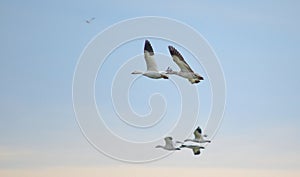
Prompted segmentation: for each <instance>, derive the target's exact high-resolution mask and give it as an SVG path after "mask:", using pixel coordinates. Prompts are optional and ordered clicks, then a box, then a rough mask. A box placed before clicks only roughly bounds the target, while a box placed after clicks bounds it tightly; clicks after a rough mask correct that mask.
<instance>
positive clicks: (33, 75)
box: [0, 0, 300, 177]
mask: <svg viewBox="0 0 300 177" xmlns="http://www.w3.org/2000/svg"><path fill="white" fill-rule="evenodd" d="M299 7H300V3H299V2H298V1H293V0H288V1H268V0H263V1H222V2H212V1H185V2H183V1H163V2H161V1H155V0H153V1H151V2H150V1H131V2H130V3H129V2H123V1H114V0H113V1H109V2H102V1H76V2H74V1H62V2H61V1H55V0H54V1H47V2H41V1H30V0H29V1H14V0H12V1H6V0H3V1H1V2H0V21H1V23H2V25H1V28H0V36H1V40H0V46H1V49H2V50H1V52H0V79H1V87H0V98H1V99H0V104H1V106H0V121H1V123H0V131H1V133H0V139H1V141H0V174H1V176H7V177H14V176H20V174H22V176H47V175H48V176H71V175H72V176H76V175H77V176H86V175H88V176H99V175H105V176H121V175H122V176H147V175H148V176H149V175H151V174H153V176H163V175H162V174H163V173H166V172H168V173H171V174H172V176H175V177H176V176H183V174H187V173H188V174H191V175H196V174H198V173H199V171H201V172H202V173H203V175H206V176H220V174H222V176H230V177H237V176H242V175H243V176H249V177H252V176H255V177H257V176H283V175H285V176H287V177H289V176H291V177H294V176H299V174H300V171H299V167H300V141H299V136H300V133H299V131H297V130H298V127H299V125H300V121H299V117H300V111H299V109H298V108H299V100H300V95H299V93H298V91H299V90H300V82H299V81H300V80H299V78H298V76H299V75H300V72H299V70H298V66H299V64H300V61H299V58H300V54H299V52H298V49H299V47H300V43H299V42H300V35H299V34H298V33H299V30H300V23H299V20H298V17H299V15H300V14H299ZM142 16H158V17H166V18H171V19H175V20H177V21H180V22H183V23H184V24H187V25H189V26H191V27H192V28H193V29H195V30H196V31H197V32H198V33H200V34H201V35H202V36H203V38H205V40H206V41H207V42H208V43H209V45H210V46H211V47H212V49H213V51H214V52H215V54H216V55H217V57H218V60H219V63H220V65H221V66H222V70H223V73H224V77H225V82H226V107H225V112H224V117H223V119H222V123H221V125H220V127H219V129H218V130H217V133H216V134H215V135H214V137H213V140H212V143H211V144H209V145H208V146H207V147H206V149H205V151H203V152H202V154H201V156H199V157H195V156H193V155H192V152H190V151H188V150H182V152H180V153H173V154H171V155H169V156H167V157H166V158H163V159H160V160H156V161H154V162H150V163H142V164H132V163H126V162H120V161H118V160H115V159H112V158H110V157H108V156H106V155H104V154H103V153H100V152H99V151H98V150H97V149H96V148H94V147H93V146H92V145H91V143H90V142H89V141H87V139H86V137H85V136H84V135H83V134H82V132H81V129H80V126H79V125H78V123H77V121H76V115H75V113H74V109H73V100H72V83H73V77H74V72H75V70H76V66H77V64H78V62H79V59H80V56H82V54H83V51H84V49H86V47H87V46H88V45H89V44H90V43H91V41H92V40H93V39H97V38H96V37H97V36H98V35H99V34H100V33H101V32H102V31H104V30H105V29H107V28H108V27H110V26H111V25H114V24H116V23H118V22H120V21H124V20H127V19H131V18H137V17H142ZM91 17H95V18H96V19H95V20H94V21H93V22H92V23H90V24H87V23H85V20H86V19H89V18H91ZM182 35H185V34H182ZM146 37H148V36H145V38H146ZM148 38H149V39H150V40H151V43H152V45H153V48H154V50H155V52H156V51H157V53H158V56H160V57H161V58H162V59H161V60H163V59H165V61H166V62H165V63H164V62H161V63H159V62H158V63H159V64H160V65H159V67H160V69H161V70H163V69H165V66H167V65H168V63H170V62H171V59H170V58H168V57H169V54H168V51H167V45H169V44H172V45H174V46H175V47H176V48H178V49H180V52H182V54H183V55H184V56H185V58H186V60H187V61H188V63H190V64H191V66H192V68H193V69H194V70H195V71H197V72H199V73H201V74H203V75H204V77H205V78H207V73H206V72H205V68H204V67H203V66H200V65H199V63H198V64H197V62H196V59H195V58H193V56H192V55H191V54H190V53H189V51H188V50H185V49H184V46H180V45H178V44H176V43H172V42H170V41H165V40H161V39H157V38H151V37H148ZM144 40H145V39H144V38H141V39H135V40H132V41H129V42H127V43H124V44H123V45H121V46H120V47H119V48H117V49H116V50H115V52H114V53H112V54H111V55H109V56H108V58H107V62H106V63H104V65H103V70H100V71H99V73H98V76H97V78H96V80H95V89H96V90H97V92H96V93H95V99H96V103H97V107H98V109H99V110H101V111H103V114H104V116H103V117H104V118H103V119H104V121H105V122H106V125H107V126H109V127H110V128H111V130H112V131H113V132H114V133H115V134H122V136H123V137H122V138H123V139H127V140H130V141H142V140H143V139H144V138H145V139H146V141H150V140H153V139H154V140H155V142H159V143H161V144H163V140H162V139H161V136H165V135H168V133H170V131H168V129H172V126H173V127H174V126H175V127H176V126H178V125H176V120H174V119H172V117H176V115H177V114H178V112H177V111H178V110H177V109H178V107H179V106H180V105H178V102H180V94H179V93H178V92H176V88H175V87H174V85H172V84H171V82H165V81H164V80H157V81H152V80H150V79H148V78H143V77H138V76H136V77H135V76H132V75H129V74H128V75H125V76H126V77H129V78H131V79H135V78H137V79H136V82H135V85H133V87H132V90H130V92H129V98H130V101H131V102H132V106H133V108H132V109H133V110H134V111H135V112H136V113H137V114H140V115H147V114H149V112H150V113H151V108H149V105H148V103H149V99H148V98H149V97H150V96H151V94H152V93H161V94H162V95H163V96H164V97H158V98H157V99H158V100H156V99H155V98H156V97H153V98H154V99H150V103H151V101H152V100H153V101H154V102H156V101H162V100H161V98H164V99H165V100H164V101H165V102H166V103H167V104H166V106H170V107H169V109H166V114H165V115H166V117H167V118H166V119H163V120H164V121H162V123H165V124H162V123H161V124H162V125H159V124H158V125H157V126H153V127H150V128H148V129H147V130H149V131H151V132H152V133H150V134H147V131H143V130H137V129H135V128H132V127H131V128H128V127H126V126H122V122H115V121H114V120H115V119H114V117H112V118H110V117H111V116H112V112H113V107H112V104H111V102H112V101H111V100H110V97H109V95H110V94H111V93H109V91H110V90H109V89H110V88H109V83H111V79H110V78H113V76H114V74H115V72H110V71H116V70H117V69H118V67H120V65H121V64H122V62H124V63H126V61H136V62H139V63H137V64H136V65H133V64H132V63H130V64H132V65H130V66H134V67H136V68H132V67H131V68H130V67H129V68H125V69H140V70H143V69H145V66H144V65H143V61H142V59H141V58H142V54H143V43H144ZM99 52H101V48H99ZM159 54H160V55H159ZM120 56H123V57H124V58H122V59H120V60H119V61H122V62H119V63H118V64H116V63H114V61H116V59H115V58H118V57H120ZM132 58H133V59H132ZM127 59H128V60H127ZM138 59H140V60H138ZM168 59H169V61H167V60H168ZM171 65H172V67H173V68H176V65H174V63H172V64H171ZM126 71H127V70H126ZM128 71H129V70H128ZM130 71H131V70H130ZM103 76H105V77H104V78H102V77H103ZM107 78H108V79H107ZM172 79H174V80H175V82H176V83H182V84H186V85H187V86H186V88H187V89H195V90H196V91H197V93H198V94H199V96H198V98H201V103H200V107H201V112H200V115H198V116H197V117H195V118H196V119H197V124H199V125H201V126H202V127H203V128H204V126H205V122H206V118H207V116H208V114H209V110H210V107H209V105H210V104H211V103H210V100H211V97H212V93H211V92H210V89H211V85H210V84H209V83H210V81H209V79H207V80H208V81H206V80H204V81H205V82H203V83H200V84H198V85H196V86H195V85H190V84H189V83H188V82H187V81H185V80H183V79H181V78H176V77H175V76H174V77H172ZM119 83H122V82H121V81H120V82H119ZM124 84H125V83H124ZM145 84H146V85H145ZM103 85H105V86H103ZM144 85H145V86H149V85H151V86H152V85H155V86H156V87H153V88H152V87H151V89H148V88H149V87H145V88H146V89H145V88H143V86H144ZM158 85H159V87H157V86H158ZM118 88H121V87H118ZM126 89H127V88H126ZM169 89H171V90H172V91H169ZM121 91H122V89H120V90H117V93H116V94H117V95H118V93H121ZM191 99H192V98H191ZM118 101H120V103H121V104H120V105H119V106H121V109H122V105H123V102H121V101H122V99H120V100H117V102H118ZM150 105H151V104H150ZM125 108H126V107H125ZM153 108H155V109H156V107H153ZM158 108H160V106H158V107H157V109H156V110H158ZM198 108H199V107H198ZM198 108H196V109H198ZM123 109H124V108H123ZM174 110H175V111H174ZM123 111H124V114H125V115H127V114H129V112H126V109H124V110H123ZM114 116H116V115H114ZM168 123H169V124H168ZM123 124H124V122H123ZM171 124H172V125H171ZM193 128H194V127H190V130H188V131H192V130H193ZM98 131H99V132H100V133H101V131H102V130H101V129H99V130H98ZM188 131H186V132H185V133H190V132H188ZM99 132H98V133H99ZM137 132H138V133H137ZM137 135H139V136H137ZM141 135H142V136H141ZM101 141H103V143H104V144H107V143H108V144H109V139H103V140H102V139H99V142H98V143H101ZM117 149H118V150H120V151H121V152H122V151H126V148H121V147H119V148H117ZM113 150H114V149H113ZM162 152H163V151H162V150H158V149H154V148H153V153H154V154H155V153H162ZM151 153H152V152H150V155H151ZM115 167H118V169H120V170H118V171H116V170H114V169H115Z"/></svg>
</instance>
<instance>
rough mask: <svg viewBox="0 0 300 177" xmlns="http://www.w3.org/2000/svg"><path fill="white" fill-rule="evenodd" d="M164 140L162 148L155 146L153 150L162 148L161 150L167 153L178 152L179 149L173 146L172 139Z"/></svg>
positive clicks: (166, 138)
mask: <svg viewBox="0 0 300 177" xmlns="http://www.w3.org/2000/svg"><path fill="white" fill-rule="evenodd" d="M164 140H165V145H164V146H162V145H157V146H155V148H162V149H165V150H168V151H176V150H180V148H179V147H176V146H175V143H174V142H173V138H172V137H170V136H168V137H165V138H164Z"/></svg>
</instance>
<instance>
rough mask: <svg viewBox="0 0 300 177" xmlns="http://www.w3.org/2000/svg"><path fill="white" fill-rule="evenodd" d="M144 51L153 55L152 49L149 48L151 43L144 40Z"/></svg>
mask: <svg viewBox="0 0 300 177" xmlns="http://www.w3.org/2000/svg"><path fill="white" fill-rule="evenodd" d="M144 50H145V51H147V52H149V53H154V52H153V48H152V46H151V43H150V41H149V40H145V47H144Z"/></svg>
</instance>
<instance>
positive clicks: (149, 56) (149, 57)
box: [131, 40, 169, 79]
mask: <svg viewBox="0 0 300 177" xmlns="http://www.w3.org/2000/svg"><path fill="white" fill-rule="evenodd" d="M144 58H145V61H146V65H147V71H145V72H142V71H134V72H132V73H131V74H142V75H144V76H146V77H149V78H152V79H161V78H163V79H168V78H169V77H168V76H167V75H166V73H165V72H164V71H161V72H160V71H158V70H157V65H156V63H155V60H154V51H153V48H152V46H151V44H150V42H149V41H148V40H146V41H145V46H144Z"/></svg>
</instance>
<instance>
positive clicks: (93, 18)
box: [85, 17, 96, 23]
mask: <svg viewBox="0 0 300 177" xmlns="http://www.w3.org/2000/svg"><path fill="white" fill-rule="evenodd" d="M95 19H96V18H95V17H92V18H90V19H89V20H85V22H86V23H91V22H92V21H94V20H95Z"/></svg>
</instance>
